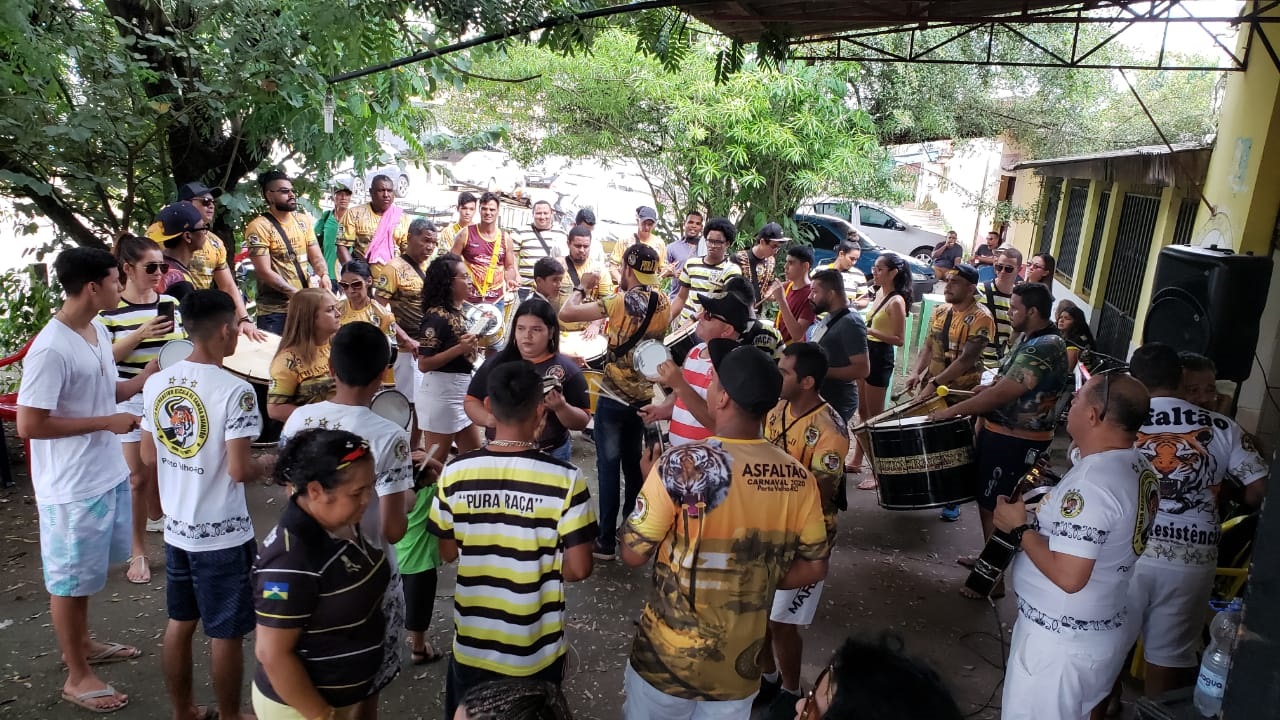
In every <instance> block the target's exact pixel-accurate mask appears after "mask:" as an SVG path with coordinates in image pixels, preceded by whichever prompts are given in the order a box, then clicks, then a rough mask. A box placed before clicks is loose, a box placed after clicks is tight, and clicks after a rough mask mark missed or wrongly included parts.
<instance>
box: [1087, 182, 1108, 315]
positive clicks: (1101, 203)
mask: <svg viewBox="0 0 1280 720" xmlns="http://www.w3.org/2000/svg"><path fill="white" fill-rule="evenodd" d="M1110 204H1111V191H1110V190H1106V191H1104V192H1103V193H1102V197H1101V198H1099V199H1098V214H1097V216H1096V217H1095V218H1094V220H1093V235H1092V236H1091V237H1090V238H1089V257H1088V259H1087V260H1086V261H1085V265H1084V292H1085V294H1091V293H1093V276H1094V275H1096V274H1097V273H1098V259H1099V258H1101V257H1102V232H1103V230H1105V229H1106V228H1105V225H1106V222H1107V207H1108V206H1109V205H1110Z"/></svg>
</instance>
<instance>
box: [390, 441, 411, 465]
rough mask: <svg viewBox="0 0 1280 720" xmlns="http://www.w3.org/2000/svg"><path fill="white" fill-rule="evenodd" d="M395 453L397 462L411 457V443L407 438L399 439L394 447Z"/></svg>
mask: <svg viewBox="0 0 1280 720" xmlns="http://www.w3.org/2000/svg"><path fill="white" fill-rule="evenodd" d="M392 452H393V453H395V456H396V462H404V461H405V460H408V459H409V443H408V442H407V441H405V440H397V441H396V446H395V448H394V449H392Z"/></svg>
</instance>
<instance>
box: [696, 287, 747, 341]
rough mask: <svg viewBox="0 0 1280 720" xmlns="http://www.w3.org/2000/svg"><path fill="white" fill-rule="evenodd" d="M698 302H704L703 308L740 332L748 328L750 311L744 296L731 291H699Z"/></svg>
mask: <svg viewBox="0 0 1280 720" xmlns="http://www.w3.org/2000/svg"><path fill="white" fill-rule="evenodd" d="M698 302H699V303H702V309H703V310H705V311H706V312H707V314H709V315H715V316H716V317H718V318H720V319H721V320H724V321H725V322H727V323H729V324H730V325H732V326H733V329H734V330H737V331H738V332H739V333H741V332H742V331H743V330H746V329H747V322H748V321H749V320H750V319H751V317H750V313H749V312H748V311H747V306H746V304H745V303H743V302H742V298H740V297H738V296H737V295H735V294H733V293H731V292H718V293H698Z"/></svg>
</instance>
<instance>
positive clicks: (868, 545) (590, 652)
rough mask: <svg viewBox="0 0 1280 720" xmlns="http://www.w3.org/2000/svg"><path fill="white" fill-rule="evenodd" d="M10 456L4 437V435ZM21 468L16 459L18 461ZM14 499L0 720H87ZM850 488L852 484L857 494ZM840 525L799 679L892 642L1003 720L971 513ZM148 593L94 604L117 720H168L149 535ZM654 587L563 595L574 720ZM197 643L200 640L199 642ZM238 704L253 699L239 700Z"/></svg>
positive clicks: (404, 684)
mask: <svg viewBox="0 0 1280 720" xmlns="http://www.w3.org/2000/svg"><path fill="white" fill-rule="evenodd" d="M6 434H7V435H8V436H9V439H10V442H11V447H12V442H13V440H12V428H10V429H9V432H8V433H6ZM574 456H575V461H576V462H577V463H578V464H579V465H580V466H582V467H583V468H584V471H585V472H586V473H587V475H588V476H589V477H591V478H592V480H591V484H592V486H593V492H594V475H595V472H594V471H595V460H594V446H592V445H591V444H590V443H588V442H585V441H581V440H579V441H576V444H575V451H574ZM15 457H17V458H18V459H19V460H20V456H17V455H15ZM14 470H15V472H21V473H22V476H21V477H19V478H18V486H17V487H16V488H13V489H10V490H3V491H0V540H2V542H3V552H2V553H0V559H2V563H3V564H2V565H0V718H75V717H87V715H86V714H85V713H84V712H83V711H81V710H78V709H76V708H73V707H71V706H70V705H68V704H66V703H64V702H61V701H60V700H59V692H58V690H59V688H60V687H61V684H62V682H63V671H62V669H61V668H60V665H59V662H58V659H57V658H58V652H57V650H56V647H55V644H54V638H53V632H52V629H51V627H50V625H49V615H48V597H47V595H46V594H45V592H44V587H43V583H42V581H41V575H40V560H39V538H38V527H37V522H36V509H35V506H34V503H33V498H32V495H31V486H30V482H29V481H28V480H27V478H26V476H25V467H19V466H15V468H14ZM855 482H856V480H855ZM849 493H850V504H851V507H850V509H849V511H848V512H846V513H844V514H842V515H841V516H840V519H839V522H840V530H839V537H838V538H837V541H836V547H835V550H834V552H833V555H832V562H831V571H830V576H829V577H828V580H827V588H826V591H825V593H824V594H823V597H822V606H821V608H820V610H819V611H818V618H817V621H816V623H815V624H814V625H813V626H811V627H810V628H809V629H808V630H807V631H806V632H805V633H804V638H805V642H806V644H805V649H804V669H803V677H804V678H805V679H806V681H809V682H811V681H812V679H813V678H814V677H815V676H816V675H817V674H818V673H819V672H820V670H821V669H822V668H823V667H824V666H825V665H826V663H827V661H828V659H829V658H830V656H831V654H832V652H833V651H834V650H835V648H836V646H837V645H838V644H839V643H840V641H842V640H843V639H844V638H845V637H847V636H849V635H851V634H859V633H878V632H880V631H884V630H890V631H893V632H895V633H897V634H899V635H900V636H902V638H903V639H904V640H905V643H906V647H907V649H908V651H909V652H911V653H913V654H915V655H917V656H920V657H922V658H924V659H925V660H927V661H928V662H930V663H932V665H933V666H934V667H935V668H936V669H937V670H938V671H939V673H940V674H941V675H942V676H943V678H944V679H945V680H946V681H947V683H948V684H949V686H950V687H951V689H952V692H953V693H954V695H955V697H956V699H957V701H958V702H959V704H960V706H961V708H962V710H963V712H965V713H966V714H969V713H973V714H972V717H974V718H997V717H999V709H998V707H999V703H1000V691H999V686H998V683H999V682H1000V679H1001V677H1002V676H1003V672H1002V670H1001V669H1000V665H1001V662H1002V661H1001V658H1002V656H1003V653H1002V651H1001V646H1000V639H999V637H1000V636H1001V635H1004V636H1005V639H1007V635H1008V632H1009V627H1010V626H1011V624H1012V622H1013V618H1014V607H1013V601H1012V594H1011V595H1010V597H1009V598H1006V599H1004V600H1001V601H998V602H997V603H996V605H995V607H994V608H993V607H992V606H991V605H990V604H988V603H987V602H985V601H972V600H966V599H964V598H962V597H960V595H959V594H958V593H957V588H958V587H959V586H960V584H961V583H962V582H963V580H964V577H965V571H964V570H963V569H962V568H960V567H959V566H957V565H956V564H955V557H956V556H957V554H961V553H966V554H967V553H972V552H976V551H977V550H978V549H979V537H980V530H979V526H978V517H977V511H976V509H975V508H974V506H973V505H972V504H970V505H966V506H965V507H964V510H963V513H962V517H961V519H960V521H959V522H956V523H951V524H947V523H942V522H940V521H939V520H938V516H937V511H936V510H928V511H913V512H890V511H886V510H882V509H880V508H879V507H878V506H877V505H876V502H875V493H873V492H865V491H862V492H860V491H857V490H855V489H853V488H852V484H851V487H850V491H849ZM249 501H250V508H251V511H252V514H253V519H254V524H255V528H256V530H257V534H258V536H259V537H262V536H263V535H265V534H266V532H267V530H268V529H269V528H270V527H271V526H272V525H273V524H274V522H275V519H276V518H277V516H278V513H279V512H280V508H281V503H282V501H283V495H282V491H281V490H280V489H279V488H271V487H261V486H255V487H252V488H250V490H249ZM148 543H149V553H150V556H151V559H152V567H153V570H152V573H153V577H154V579H153V581H152V583H151V584H150V585H146V586H138V585H131V584H129V583H128V582H126V581H125V579H124V568H123V566H121V567H120V568H119V569H117V570H113V572H112V574H111V580H110V581H109V583H108V585H107V588H106V589H105V590H104V591H103V592H102V593H100V594H99V595H97V596H95V597H94V598H93V599H92V601H91V603H90V618H91V621H90V627H91V629H92V630H93V632H94V633H95V634H96V635H97V637H99V638H101V639H105V640H111V641H117V642H122V643H128V644H133V645H136V646H138V647H139V648H141V649H142V650H143V651H144V653H145V654H144V656H143V657H142V658H140V659H138V660H136V661H131V662H127V663H121V664H116V665H109V666H106V667H104V668H101V676H102V677H103V678H104V679H106V680H107V681H108V682H110V683H112V684H114V685H115V687H117V688H118V689H120V690H121V691H122V692H125V693H128V694H129V695H130V698H131V701H130V705H129V707H128V708H126V709H124V710H122V711H120V712H118V713H116V714H115V716H116V717H119V718H122V719H126V720H127V719H132V718H137V719H141V718H147V719H153V718H164V717H167V713H168V706H167V702H166V698H165V694H164V686H163V680H162V676H161V667H160V639H161V635H162V630H163V626H164V624H165V607H164V602H165V595H164V568H163V557H164V551H163V541H162V539H161V536H160V535H158V534H156V535H149V536H148ZM453 579H454V575H453V571H452V570H451V569H449V568H445V569H444V570H443V571H442V573H441V579H440V585H439V591H438V594H437V597H436V606H435V620H434V621H433V624H432V629H431V632H430V637H431V640H432V642H433V643H434V644H435V646H436V647H438V648H445V649H447V648H448V647H449V645H450V638H451V634H452V633H451V622H450V619H451V612H452V606H451V602H450V601H451V598H452V593H453ZM648 585H649V580H648V571H647V570H645V569H628V568H626V567H625V566H623V565H622V564H621V563H617V562H614V563H597V565H596V569H595V572H594V574H593V575H592V577H591V578H589V579H588V580H586V581H585V582H582V583H577V584H574V585H571V586H569V589H568V606H569V622H568V634H569V641H570V644H571V650H570V660H569V668H570V671H569V678H568V681H567V682H566V685H565V691H566V694H567V696H568V698H569V701H570V704H571V706H572V707H573V710H574V712H575V717H577V718H581V719H587V720H590V719H596V720H611V719H613V718H618V717H620V716H621V710H620V708H621V685H622V669H623V663H624V662H625V661H626V657H627V653H628V651H629V648H630V642H631V637H632V633H633V625H632V621H633V619H635V618H637V617H638V616H639V610H640V607H641V603H642V602H643V600H644V597H645V594H646V592H647V589H648ZM198 637H199V636H198ZM196 647H197V658H196V696H197V700H198V701H201V702H207V701H212V698H213V690H212V687H211V686H210V684H209V678H208V672H207V647H208V646H207V643H205V642H198V643H197V646H196ZM245 657H246V686H247V683H248V679H249V677H250V676H251V675H252V671H251V668H252V667H253V645H252V641H251V638H250V641H249V642H246V643H245ZM444 669H445V663H444V662H441V663H437V664H434V665H430V666H426V667H425V668H424V667H413V666H406V667H405V669H404V672H402V673H401V675H400V677H399V678H398V679H397V680H396V681H395V682H394V683H393V684H392V685H391V686H390V687H389V688H388V689H387V690H386V691H384V693H383V697H382V704H381V709H382V713H383V715H384V717H394V718H406V719H414V718H424V719H429V720H439V719H440V718H441V717H442V715H443V693H444ZM245 698H246V702H247V700H248V692H247V690H246V693H245Z"/></svg>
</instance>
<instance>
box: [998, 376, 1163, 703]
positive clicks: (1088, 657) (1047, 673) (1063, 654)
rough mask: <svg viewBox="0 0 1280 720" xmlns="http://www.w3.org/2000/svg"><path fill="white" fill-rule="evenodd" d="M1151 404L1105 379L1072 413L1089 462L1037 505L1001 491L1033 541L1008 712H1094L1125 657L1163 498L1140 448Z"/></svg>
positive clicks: (1023, 571) (1009, 528) (1022, 576)
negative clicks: (1140, 562) (1131, 608)
mask: <svg viewBox="0 0 1280 720" xmlns="http://www.w3.org/2000/svg"><path fill="white" fill-rule="evenodd" d="M1149 406H1150V405H1149V398H1148V396H1147V391H1146V388H1144V387H1143V386H1142V384H1141V383H1139V382H1138V381H1137V380H1134V379H1133V378H1131V377H1129V376H1128V375H1124V374H1119V373H1111V374H1108V375H1100V376H1094V377H1093V378H1092V379H1090V380H1089V382H1088V383H1087V384H1086V385H1085V386H1084V388H1083V389H1082V390H1081V391H1080V393H1079V394H1078V395H1077V396H1076V400H1075V402H1074V403H1073V404H1072V406H1071V412H1070V414H1069V415H1068V418H1067V428H1068V430H1069V431H1070V433H1071V438H1072V440H1074V441H1075V444H1076V447H1077V448H1079V450H1080V460H1079V461H1078V462H1077V463H1076V465H1075V466H1074V467H1073V468H1072V469H1071V470H1070V471H1069V472H1067V474H1066V475H1065V476H1064V477H1063V478H1062V482H1060V483H1059V484H1058V485H1057V486H1056V487H1054V488H1053V489H1051V490H1050V491H1049V492H1048V493H1047V494H1046V495H1045V496H1044V497H1043V498H1042V499H1041V500H1040V502H1039V504H1038V505H1037V506H1036V508H1035V509H1034V510H1031V511H1029V510H1028V509H1027V508H1026V506H1025V505H1024V504H1023V503H1022V501H1021V498H1020V497H1015V498H1013V499H1012V500H1011V499H1010V498H1008V497H1005V496H1003V495H1002V496H1000V497H999V498H997V502H996V509H995V512H994V522H995V527H996V529H998V530H1000V531H1002V532H1005V533H1008V534H1009V535H1010V536H1011V537H1012V538H1013V542H1014V544H1015V545H1016V546H1020V549H1021V550H1022V552H1020V553H1018V555H1017V557H1016V558H1015V559H1014V561H1013V569H1012V572H1013V589H1014V591H1015V592H1016V593H1017V594H1018V619H1017V621H1016V622H1015V623H1014V625H1013V637H1012V639H1011V640H1010V643H1009V660H1008V662H1007V664H1006V667H1007V670H1006V671H1005V679H1004V698H1003V701H1002V702H1001V705H1000V707H1001V711H1000V712H1001V717H1002V718H1003V719H1004V720H1085V719H1086V718H1088V717H1089V714H1090V712H1091V711H1092V710H1093V708H1094V707H1096V706H1097V705H1098V704H1099V703H1100V702H1101V701H1102V700H1103V699H1105V698H1106V697H1107V694H1108V692H1109V691H1110V690H1111V681H1112V679H1113V678H1115V676H1116V673H1117V672H1118V671H1119V670H1120V666H1121V664H1123V662H1124V657H1125V653H1126V651H1128V649H1129V640H1130V634H1129V628H1128V623H1129V622H1136V621H1137V618H1130V617H1127V615H1126V612H1125V596H1126V594H1127V593H1128V589H1129V587H1128V586H1129V579H1130V577H1132V575H1133V567H1134V564H1135V563H1136V562H1137V559H1138V556H1139V555H1141V554H1142V551H1143V549H1144V547H1145V546H1146V542H1147V536H1148V534H1149V533H1150V531H1151V522H1152V517H1153V516H1154V515H1155V511H1156V507H1157V504H1158V503H1159V493H1158V491H1157V482H1156V475H1155V472H1154V471H1153V470H1152V469H1151V465H1150V464H1149V463H1148V462H1147V461H1146V459H1145V458H1143V457H1142V454H1141V453H1139V452H1138V451H1137V450H1136V449H1135V448H1134V447H1133V442H1134V439H1135V438H1136V436H1137V432H1138V429H1139V428H1140V427H1142V423H1143V422H1145V421H1146V417H1147V411H1148V408H1149Z"/></svg>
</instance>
